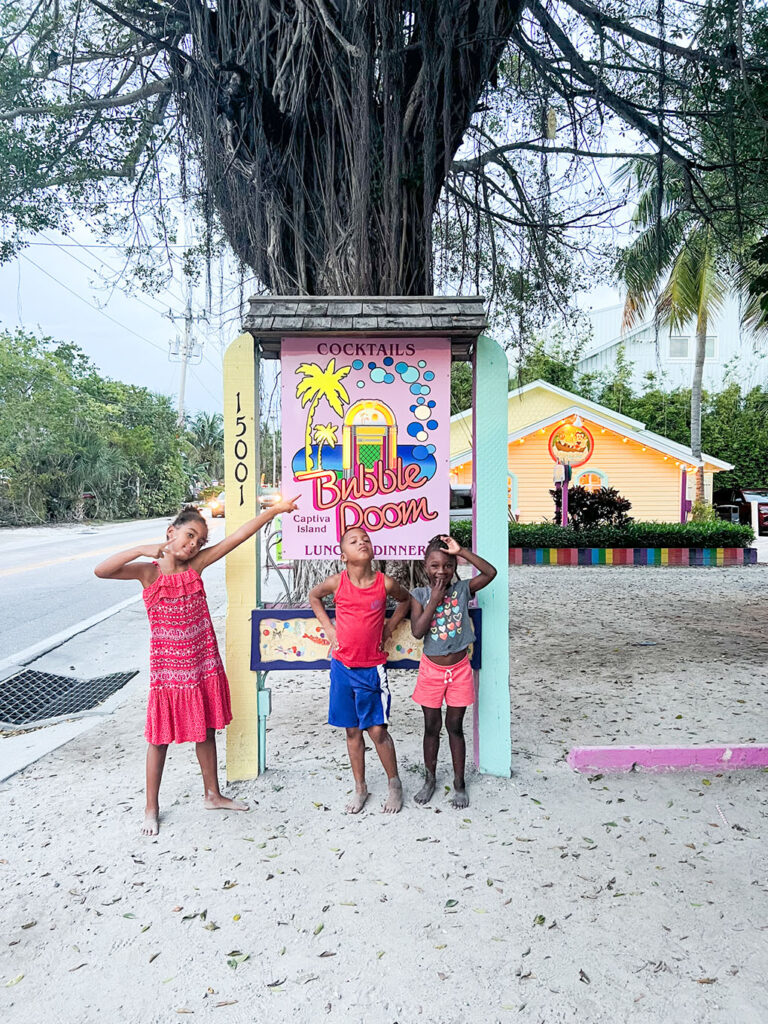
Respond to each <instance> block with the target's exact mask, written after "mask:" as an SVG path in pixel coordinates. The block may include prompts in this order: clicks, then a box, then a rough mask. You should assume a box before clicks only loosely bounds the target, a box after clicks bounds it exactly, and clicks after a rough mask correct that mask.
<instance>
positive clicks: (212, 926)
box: [203, 921, 219, 932]
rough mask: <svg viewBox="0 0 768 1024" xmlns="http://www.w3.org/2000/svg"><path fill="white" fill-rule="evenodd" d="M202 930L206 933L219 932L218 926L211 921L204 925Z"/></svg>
mask: <svg viewBox="0 0 768 1024" xmlns="http://www.w3.org/2000/svg"><path fill="white" fill-rule="evenodd" d="M203 928H205V930H206V931H207V932H217V931H218V930H219V926H218V925H217V924H214V923H213V921H209V922H208V924H204V925H203Z"/></svg>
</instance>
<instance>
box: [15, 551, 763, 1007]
mask: <svg viewBox="0 0 768 1024" xmlns="http://www.w3.org/2000/svg"><path fill="white" fill-rule="evenodd" d="M766 584H768V568H766V567H762V566H758V567H755V568H751V569H750V568H747V569H726V570H718V569H711V570H702V569H680V570H675V569H643V570H636V569H633V568H627V569H623V568H609V569H602V570H601V569H599V568H597V569H595V570H585V571H579V570H576V571H574V570H568V569H557V568H551V569H550V568H532V569H525V568H523V569H518V570H516V571H515V572H514V573H512V576H511V587H510V608H511V645H512V665H513V667H512V693H513V723H512V728H513V745H514V750H515V753H514V775H513V777H512V778H511V779H507V780H503V779H495V778H490V777H479V776H476V775H473V776H471V777H470V779H469V791H470V799H471V805H470V807H469V808H468V810H467V811H466V812H456V811H453V810H452V809H451V808H450V805H449V803H448V800H449V794H447V793H446V792H445V786H444V784H446V785H449V784H450V781H451V780H450V775H449V772H448V756H447V744H444V747H445V749H441V758H440V772H441V778H440V779H439V787H438V793H437V794H436V797H435V798H434V800H433V802H432V804H431V805H430V806H428V807H426V808H421V807H418V806H416V805H415V804H414V803H413V799H412V797H413V793H414V792H415V791H416V789H417V788H418V786H419V774H418V769H419V764H420V744H421V732H420V729H421V720H420V711H419V709H418V708H416V707H415V706H414V705H413V704H412V702H411V701H410V699H409V696H408V694H409V693H410V687H411V686H412V682H413V677H412V674H408V673H398V674H395V673H393V677H392V680H393V684H394V685H393V690H394V696H393V708H394V713H393V723H392V731H393V736H394V738H395V741H396V744H397V748H398V755H399V760H400V765H401V774H402V777H403V781H404V786H405V790H406V806H405V808H404V810H403V812H402V813H401V814H400V815H397V816H394V817H385V816H383V815H381V814H380V813H379V807H380V805H381V802H382V800H383V797H384V792H385V785H384V780H383V774H382V772H381V769H380V766H379V765H378V764H377V763H376V761H375V754H374V753H373V752H371V753H370V754H369V782H370V786H371V790H372V793H373V796H372V798H371V800H370V801H369V803H368V807H367V809H366V810H365V811H364V812H363V813H362V814H361V815H360V816H359V817H357V818H350V817H346V816H345V815H344V814H343V813H342V811H343V805H344V802H345V799H346V795H347V793H348V792H349V790H350V788H351V778H350V770H349V763H348V760H347V757H346V754H345V751H344V743H343V739H342V737H341V736H340V735H339V734H338V731H336V730H332V729H330V728H329V727H327V726H326V725H325V724H324V720H325V711H326V705H325V702H326V695H327V680H326V678H325V675H324V674H323V673H297V674H296V675H295V676H292V675H290V674H280V675H275V676H273V677H270V685H271V687H272V690H273V704H274V708H275V710H274V712H273V715H272V717H271V718H270V722H269V724H270V728H269V730H268V750H267V762H268V765H269V770H268V771H267V772H266V773H265V774H264V775H262V776H261V777H260V778H259V779H257V780H254V781H253V782H248V783H240V784H238V785H236V786H232V787H230V789H231V791H233V792H236V793H237V794H238V795H240V796H242V797H243V798H245V799H247V800H248V801H249V802H250V803H251V804H252V807H253V809H252V810H251V812H249V813H248V814H237V813H221V814H220V813H218V812H205V811H203V810H202V807H201V783H200V779H199V775H198V771H197V765H196V762H195V758H194V751H193V749H192V748H191V747H189V746H184V747H181V748H175V749H172V750H171V751H170V752H169V757H168V765H167V769H166V778H165V779H164V783H163V792H162V806H163V820H162V825H161V832H160V835H159V836H158V837H157V838H156V839H152V840H147V839H142V838H141V837H140V836H139V835H138V824H139V822H140V819H141V812H142V808H143V757H144V743H143V740H142V738H141V736H142V730H143V719H144V707H145V693H146V686H147V628H146V622H145V619H144V617H143V616H144V613H143V609H142V607H141V605H137V606H134V607H133V608H129V609H127V610H125V611H123V612H121V613H119V614H118V615H117V616H115V617H114V618H113V619H110V620H108V622H105V623H102V624H101V625H100V626H98V627H95V628H94V629H93V630H91V631H90V632H89V633H87V634H84V635H82V636H80V637H76V638H75V639H74V640H73V641H72V642H71V644H68V645H66V647H63V648H60V649H59V650H58V651H56V652H52V653H51V654H50V655H47V656H46V659H45V661H46V663H47V665H48V667H51V668H52V669H54V668H64V667H66V669H67V670H69V667H70V666H75V669H76V670H77V671H78V672H79V673H81V674H82V673H87V674H89V675H96V674H98V673H100V672H101V671H102V670H104V669H105V668H107V667H109V668H110V669H111V670H115V669H119V668H129V667H134V666H135V667H139V668H140V670H141V671H140V674H139V676H138V677H137V678H136V679H135V680H134V681H133V682H132V683H130V684H129V689H128V692H125V691H124V695H125V697H126V699H125V702H124V703H123V704H122V706H121V707H120V708H119V709H118V710H117V711H115V712H114V713H112V714H110V715H108V716H104V717H102V718H100V719H98V720H97V722H96V724H95V725H94V726H93V727H92V728H91V729H89V730H88V731H87V732H84V733H82V734H81V735H79V736H76V737H75V738H74V739H73V740H72V741H71V742H69V743H67V744H66V745H65V746H62V747H60V748H59V749H57V750H55V751H53V752H52V753H50V754H48V755H47V756H46V757H45V758H44V759H42V760H40V761H38V762H37V763H36V764H33V765H32V766H31V767H29V768H28V769H26V770H25V771H24V772H22V773H21V774H20V775H17V776H15V777H14V778H12V779H11V780H9V782H7V783H5V784H4V785H3V786H0V813H2V820H3V822H4V829H3V832H4V839H3V843H2V851H1V852H0V878H2V882H3V891H4V894H5V900H4V901H3V935H4V937H5V938H6V942H5V943H4V944H3V946H2V947H0V1014H2V1017H3V1019H4V1020H6V1021H9V1022H11V1024H37V1022H38V1021H39V1020H40V1019H45V1020H47V1021H50V1022H51V1024H75V1022H76V1024H91V1022H93V1024H96V1022H97V1021H98V1022H102V1021H104V1020H115V1021H120V1022H121V1024H154V1022H157V1024H161V1022H162V1024H167V1022H169V1021H171V1020H176V1019H177V1015H179V1014H187V1013H194V1014H195V1015H196V1016H197V1017H198V1018H203V1019H208V1018H210V1019H212V1020H213V1021H218V1020H223V1021H229V1022H237V1024H246V1022H248V1024H250V1022H252V1021H253V1020H257V1019H260V1018H262V1017H266V1018H268V1019H269V1020H270V1021H271V1022H276V1024H282V1022H289V1021H302V1022H305V1021H306V1022H313V1024H314V1022H315V1021H321V1020H323V1021H324V1020H327V1021H330V1022H333V1024H342V1022H343V1024H357V1022H362V1021H365V1022H366V1024H392V1022H399V1024H416V1022H418V1021H424V1022H429V1024H468V1022H474V1021H484V1022H489V1024H493V1022H497V1021H498V1022H502V1021H503V1022H506V1021H530V1022H539V1021H543V1022H545V1024H558V1022H561V1021H563V1022H564V1021H575V1020H582V1021H586V1022H588V1024H602V1022H606V1024H607V1022H611V1024H615V1022H617V1021H618V1022H624V1021H629V1020H632V1022H633V1024H634V1022H638V1024H665V1022H672V1021H675V1022H676V1021H685V1022H686V1024H732V1022H733V1021H735V1020H738V1021H740V1022H742V1024H762V1022H763V1021H765V1020H766V1019H767V1018H768V987H767V986H766V980H765V970H764V966H765V963H766V962H767V960H768V932H767V931H766V930H765V922H766V908H767V907H768V885H766V881H765V870H764V863H765V851H764V844H763V842H762V837H763V835H764V833H765V826H764V823H765V820H766V816H767V815H768V796H766V792H765V778H766V776H765V774H763V773H761V772H742V773H733V774H731V775H713V776H712V777H711V778H703V777H702V776H700V775H698V774H694V773H685V774H680V775H664V776H654V775H635V774H630V775H624V776H604V777H601V776H592V777H590V778H586V777H584V776H579V775H575V774H573V773H571V772H570V770H569V769H568V768H567V767H566V766H565V764H564V761H563V757H564V754H565V751H566V750H567V749H568V748H569V747H570V746H571V745H573V743H575V742H583V743H593V742H599V741H601V740H602V741H605V740H606V739H608V740H610V739H611V738H613V739H614V740H615V742H617V743H622V744H623V743H627V742H631V741H632V740H633V739H634V740H637V741H641V740H646V739H647V738H648V737H651V736H655V737H657V738H658V741H659V742H674V741H675V739H677V741H678V742H694V741H697V742H712V741H715V740H720V739H722V740H727V741H729V742H748V741H752V742H755V741H756V740H759V739H761V738H762V739H764V738H765V684H766V682H768V671H767V670H766V664H768V660H767V658H766V655H768V637H766V634H765V594H766V589H767V588H766ZM214 589H215V588H214V587H212V586H211V585H210V584H209V591H210V592H211V606H212V608H214V609H215V608H216V607H217V601H216V595H215V593H214ZM218 607H219V608H220V605H219V606H218ZM217 625H218V626H220V625H221V621H220V620H218V622H217ZM640 641H647V642H649V643H651V642H652V643H653V645H654V646H638V643H639V642H640ZM680 716H682V717H680ZM760 730H762V733H761V731H760ZM4 742H8V741H4V740H0V743H4ZM220 750H221V754H222V760H223V753H224V741H223V737H222V739H221V742H220ZM246 956H247V959H245V957H246ZM18 978H20V980H18V981H16V979H18ZM9 982H16V983H15V984H10V985H9V984H8V983H9Z"/></svg>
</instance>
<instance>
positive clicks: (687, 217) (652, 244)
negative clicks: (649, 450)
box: [617, 160, 759, 501]
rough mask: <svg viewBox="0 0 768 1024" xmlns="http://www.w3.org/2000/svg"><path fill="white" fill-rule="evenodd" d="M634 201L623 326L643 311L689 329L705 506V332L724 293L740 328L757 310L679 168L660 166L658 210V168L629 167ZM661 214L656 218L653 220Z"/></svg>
mask: <svg viewBox="0 0 768 1024" xmlns="http://www.w3.org/2000/svg"><path fill="white" fill-rule="evenodd" d="M617 177H618V178H619V179H620V180H622V179H623V180H624V181H625V182H631V183H632V184H633V185H634V186H635V188H636V189H637V192H638V194H639V198H638V201H637V209H636V210H635V213H634V215H633V218H632V219H633V223H634V225H635V227H636V228H637V230H638V231H639V234H638V236H637V238H636V239H635V240H634V241H633V242H632V244H631V245H629V246H628V247H627V248H626V249H624V251H623V253H622V255H621V260H620V273H621V276H622V278H623V280H624V283H625V284H626V286H627V297H626V301H625V304H624V318H623V327H625V328H626V327H633V326H634V325H635V324H636V323H637V322H638V321H641V320H642V319H643V318H644V317H645V315H646V313H647V311H648V308H649V307H652V308H653V312H654V318H655V319H656V322H658V323H659V324H660V325H664V326H668V327H671V328H672V329H674V330H680V329H682V328H683V327H685V326H686V325H687V324H690V323H694V324H695V331H696V355H695V359H694V366H693V378H692V380H691V452H692V454H693V458H694V460H695V461H696V464H697V468H696V500H697V501H702V500H703V499H704V467H703V465H702V462H701V397H702V380H703V376H704V361H705V358H706V351H707V331H708V330H709V329H710V326H711V324H712V322H713V321H714V320H716V318H717V315H718V313H719V312H720V310H721V308H722V305H723V301H724V299H725V297H726V295H727V294H728V292H729V291H734V290H735V291H736V292H737V293H738V294H739V295H740V297H741V298H742V300H743V301H742V310H743V312H742V322H744V323H747V324H749V325H750V326H752V327H755V326H756V324H757V319H758V316H757V314H758V312H759V303H758V301H757V300H756V299H755V298H754V297H752V296H750V295H749V290H748V275H747V274H745V272H744V268H743V267H742V268H739V267H738V266H737V264H736V260H735V258H734V256H733V254H732V253H731V252H730V251H728V250H727V249H726V246H725V244H724V242H723V238H722V235H720V236H718V235H717V234H716V232H715V230H714V229H713V227H712V224H711V223H710V222H709V221H706V220H704V218H703V217H702V216H701V215H700V214H699V213H698V212H697V211H696V210H695V208H694V207H692V205H691V203H690V196H689V194H688V190H687V188H686V183H685V181H684V178H683V175H682V172H681V168H680V167H679V166H678V165H677V164H673V163H671V162H667V163H665V165H664V169H663V175H662V184H663V193H662V196H661V199H662V202H661V210H660V211H659V209H658V206H659V198H660V197H659V179H658V173H657V167H656V165H655V164H654V163H652V162H650V161H647V160H631V161H629V162H628V163H626V164H624V165H623V167H622V168H621V169H620V171H619V173H618V176H617ZM659 212H660V216H659Z"/></svg>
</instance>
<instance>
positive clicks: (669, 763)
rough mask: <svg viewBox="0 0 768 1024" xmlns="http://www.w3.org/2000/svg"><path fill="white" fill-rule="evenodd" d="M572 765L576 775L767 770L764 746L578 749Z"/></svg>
mask: <svg viewBox="0 0 768 1024" xmlns="http://www.w3.org/2000/svg"><path fill="white" fill-rule="evenodd" d="M567 760H568V764H569V765H570V767H571V768H573V770H574V771H576V772H631V771H632V770H633V769H636V768H637V769H640V770H645V771H650V772H665V771H667V772H668V771H684V770H685V769H686V768H708V769H715V768H720V769H722V768H724V769H727V770H728V771H731V770H733V769H735V768H764V767H766V766H768V746H767V745H765V744H762V743H753V744H740V745H736V744H734V745H733V746H725V745H722V746H712V747H574V748H573V749H572V750H571V751H570V753H569V754H568V759H567Z"/></svg>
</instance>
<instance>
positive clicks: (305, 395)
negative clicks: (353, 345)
mask: <svg viewBox="0 0 768 1024" xmlns="http://www.w3.org/2000/svg"><path fill="white" fill-rule="evenodd" d="M351 369H352V367H351V366H340V367H339V368H338V370H337V369H336V360H335V359H331V360H330V361H329V362H328V364H327V365H326V367H325V369H322V368H321V367H320V366H318V364H317V363H302V364H301V366H299V367H297V369H296V373H300V374H302V379H301V380H300V381H299V384H298V387H297V388H296V397H297V398H300V399H301V407H302V409H303V408H304V407H305V406H307V405H309V409H308V410H307V425H306V427H305V429H304V459H305V468H306V472H309V471H310V470H311V469H313V468H314V460H313V458H312V424H313V422H314V418H315V413H316V412H317V407H318V405H319V404H320V401H321V399H323V398H324V399H325V400H326V402H327V403H328V405H330V407H331V409H333V411H334V412H335V413H336V414H337V415H338V416H343V415H344V405H343V404H342V403H344V402H346V403H347V404H349V395H348V394H347V389H346V388H345V387H344V385H343V384H342V383H341V382H342V380H343V379H344V377H346V376H347V374H348V373H349V371H350V370H351ZM319 458H320V455H319V452H318V459H319Z"/></svg>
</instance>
